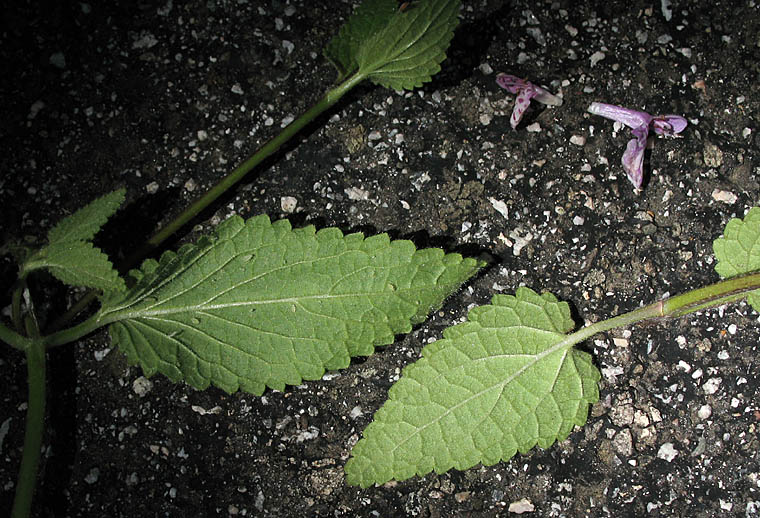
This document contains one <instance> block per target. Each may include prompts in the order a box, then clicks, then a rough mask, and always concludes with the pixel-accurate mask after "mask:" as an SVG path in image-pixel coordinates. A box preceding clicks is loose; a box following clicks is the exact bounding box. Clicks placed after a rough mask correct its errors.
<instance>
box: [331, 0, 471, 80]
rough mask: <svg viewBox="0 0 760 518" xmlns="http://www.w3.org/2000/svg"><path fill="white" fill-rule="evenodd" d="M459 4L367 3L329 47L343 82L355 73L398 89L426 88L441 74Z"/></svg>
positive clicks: (445, 0)
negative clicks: (404, 4)
mask: <svg viewBox="0 0 760 518" xmlns="http://www.w3.org/2000/svg"><path fill="white" fill-rule="evenodd" d="M460 4H461V2H460V0H413V1H412V2H408V3H407V5H406V6H405V7H404V8H400V7H399V3H398V1H397V0H365V1H364V2H363V3H362V4H361V5H360V6H359V7H358V8H357V9H356V12H355V13H354V14H353V16H351V18H349V20H348V22H347V23H346V24H345V25H344V26H343V27H342V28H341V30H340V32H339V33H338V35H337V36H335V37H334V38H333V39H332V40H331V41H330V43H328V45H327V47H325V56H327V58H328V59H329V60H330V61H331V62H332V63H333V64H334V65H335V67H336V68H337V69H338V74H339V77H338V80H339V81H342V80H344V79H346V78H347V77H348V76H350V75H352V74H357V75H358V76H360V77H362V78H366V79H369V80H370V81H372V82H373V83H375V84H378V85H381V86H384V87H386V88H392V89H394V90H411V89H413V88H416V87H419V86H422V84H423V83H426V82H428V81H430V80H431V79H432V76H433V75H435V74H437V73H438V72H439V71H440V70H441V66H440V65H441V62H443V60H444V59H446V49H447V48H448V47H449V44H450V43H451V39H452V38H453V37H454V28H455V27H456V26H457V23H459V19H458V14H459V8H460Z"/></svg>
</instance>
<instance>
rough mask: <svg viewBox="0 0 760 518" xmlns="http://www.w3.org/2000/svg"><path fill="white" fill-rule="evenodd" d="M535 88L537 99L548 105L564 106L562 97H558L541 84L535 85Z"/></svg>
mask: <svg viewBox="0 0 760 518" xmlns="http://www.w3.org/2000/svg"><path fill="white" fill-rule="evenodd" d="M533 88H535V89H536V96H535V97H534V99H535V100H536V101H538V102H540V103H541V104H545V105H547V106H562V97H557V96H556V95H554V94H553V93H551V92H550V91H548V90H544V89H543V88H541V87H540V86H536V85H533Z"/></svg>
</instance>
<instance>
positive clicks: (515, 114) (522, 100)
mask: <svg viewBox="0 0 760 518" xmlns="http://www.w3.org/2000/svg"><path fill="white" fill-rule="evenodd" d="M536 94H537V92H536V89H535V87H534V86H533V85H529V86H527V87H525V88H524V89H522V90H520V93H519V94H517V98H515V107H514V108H513V109H512V116H511V117H510V118H509V124H510V125H511V126H512V128H516V127H517V125H518V124H520V121H521V120H522V118H523V115H524V114H525V110H527V109H528V106H530V100H531V99H532V98H534V97H535V96H536Z"/></svg>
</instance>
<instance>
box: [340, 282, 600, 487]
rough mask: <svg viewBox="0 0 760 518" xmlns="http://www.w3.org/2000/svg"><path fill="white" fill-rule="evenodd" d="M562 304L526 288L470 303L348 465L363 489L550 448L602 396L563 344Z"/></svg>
mask: <svg viewBox="0 0 760 518" xmlns="http://www.w3.org/2000/svg"><path fill="white" fill-rule="evenodd" d="M572 327H573V321H572V319H571V317H570V311H569V308H568V306H567V304H566V303H562V302H557V299H556V298H554V296H552V295H551V294H544V295H538V294H536V293H535V292H533V291H531V290H529V289H527V288H520V289H518V290H517V293H516V294H515V296H504V295H497V296H495V297H494V298H493V301H492V305H489V306H482V307H478V308H475V309H473V310H472V311H470V313H469V315H468V321H467V322H465V323H462V324H459V325H456V326H454V327H451V328H449V329H446V330H445V331H444V338H443V339H442V340H438V341H436V342H433V343H432V344H430V345H428V346H426V347H425V348H424V349H423V351H422V355H423V357H422V358H421V359H420V360H419V361H417V362H416V363H414V364H412V365H409V366H408V367H406V368H405V369H404V371H403V374H402V377H401V379H399V381H398V382H397V383H396V384H395V385H394V386H393V387H392V388H391V390H390V392H389V399H388V401H386V402H385V404H384V405H383V407H382V408H381V409H380V410H378V411H377V413H376V414H375V417H374V420H373V422H372V423H371V424H370V425H369V426H368V427H367V428H366V430H365V431H364V435H363V438H362V439H361V440H360V441H359V442H358V443H357V444H356V446H355V447H354V448H353V451H352V458H351V459H350V460H349V461H348V463H347V464H346V468H345V471H346V475H347V481H348V483H349V484H355V485H360V486H362V487H367V486H369V485H371V484H373V483H376V484H382V483H384V482H386V481H388V480H391V479H396V480H403V479H406V478H409V477H411V476H414V475H419V476H423V475H425V474H427V473H429V472H430V471H433V470H435V471H436V472H437V473H443V472H445V471H448V470H449V469H451V468H456V469H460V470H464V469H467V468H470V467H472V466H474V465H475V464H477V463H483V464H485V465H490V464H495V463H496V462H499V461H502V460H507V459H509V458H511V457H512V456H513V455H515V453H516V452H518V451H519V452H521V453H525V452H527V451H528V450H530V449H531V448H533V447H534V446H535V445H538V446H540V447H542V448H548V447H549V446H551V445H552V444H553V443H554V442H555V441H557V440H564V439H565V438H566V437H567V436H568V435H569V434H570V432H571V431H572V429H573V426H574V425H579V426H580V425H583V424H584V423H585V422H586V418H587V416H588V407H589V404H592V403H594V402H595V401H597V400H598V399H599V389H598V386H597V383H598V381H599V379H600V377H601V376H600V374H599V371H598V369H597V368H596V367H595V366H594V365H593V363H592V361H591V357H590V355H588V354H587V353H585V352H582V351H579V350H577V349H575V348H573V347H572V346H571V345H570V344H569V342H567V341H565V333H566V332H568V331H570V330H571V329H572Z"/></svg>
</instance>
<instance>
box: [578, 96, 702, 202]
mask: <svg viewBox="0 0 760 518" xmlns="http://www.w3.org/2000/svg"><path fill="white" fill-rule="evenodd" d="M588 111H589V112H590V113H593V114H594V115H601V116H602V117H606V118H607V119H612V120H614V121H618V122H620V123H622V124H625V125H626V126H628V127H629V128H631V131H632V132H633V136H634V137H635V138H633V139H631V140H630V141H629V142H628V146H626V148H625V153H623V169H625V172H626V174H628V179H629V180H630V181H631V183H632V184H633V185H634V187H636V188H637V189H640V188H641V184H642V182H643V181H644V167H643V166H644V149H646V147H647V136H648V135H649V128H650V127H651V128H652V129H654V132H655V133H657V134H658V135H668V136H670V135H675V134H676V133H681V132H682V131H683V130H684V128H686V124H687V122H686V119H684V118H683V117H681V116H679V115H657V116H654V117H653V116H652V115H649V114H648V113H646V112H640V111H636V110H629V109H628V108H621V107H620V106H615V105H613V104H603V103H591V106H589V107H588Z"/></svg>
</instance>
